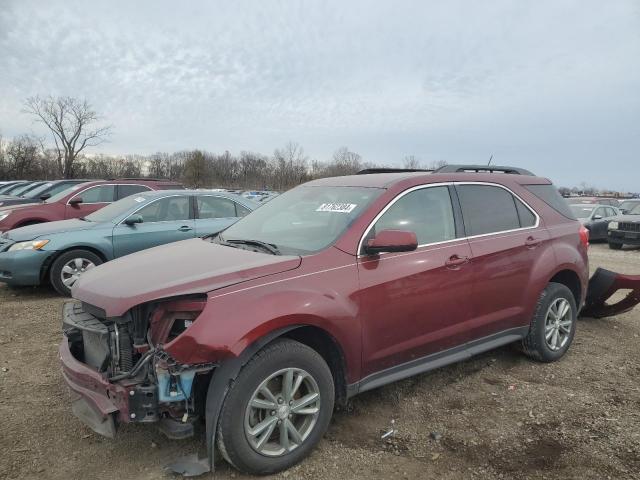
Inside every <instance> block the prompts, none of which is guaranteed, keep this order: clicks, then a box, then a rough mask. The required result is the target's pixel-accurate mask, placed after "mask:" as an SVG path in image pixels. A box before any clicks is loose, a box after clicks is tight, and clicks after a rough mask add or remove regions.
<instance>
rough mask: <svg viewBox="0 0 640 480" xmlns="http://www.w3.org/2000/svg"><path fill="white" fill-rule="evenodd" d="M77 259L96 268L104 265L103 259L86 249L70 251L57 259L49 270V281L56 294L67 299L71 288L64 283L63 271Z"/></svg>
mask: <svg viewBox="0 0 640 480" xmlns="http://www.w3.org/2000/svg"><path fill="white" fill-rule="evenodd" d="M76 258H79V259H83V260H86V261H88V262H90V263H92V264H93V265H95V266H98V265H100V264H101V263H102V259H101V258H100V257H99V256H98V255H96V254H95V253H93V252H91V251H89V250H84V249H75V250H69V251H68V252H64V253H63V254H62V255H60V256H59V257H58V258H56V259H55V260H54V261H53V263H52V264H51V268H50V269H49V281H50V282H51V285H52V286H53V288H55V290H56V292H58V293H59V294H60V295H63V296H65V297H70V296H71V288H70V287H69V286H67V285H65V284H64V283H63V280H62V274H63V272H62V269H63V268H64V266H65V265H66V264H67V263H69V262H70V261H73V260H74V259H76Z"/></svg>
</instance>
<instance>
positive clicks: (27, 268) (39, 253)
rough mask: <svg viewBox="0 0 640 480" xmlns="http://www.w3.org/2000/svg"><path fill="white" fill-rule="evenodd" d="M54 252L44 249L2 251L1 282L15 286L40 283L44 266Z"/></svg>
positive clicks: (0, 256) (0, 258)
mask: <svg viewBox="0 0 640 480" xmlns="http://www.w3.org/2000/svg"><path fill="white" fill-rule="evenodd" d="M52 253H53V252H51V251H44V250H23V251H17V252H2V253H0V282H4V283H6V284H8V285H14V286H27V285H40V273H41V271H42V266H43V265H44V262H45V260H46V259H47V258H48V257H49V256H50V255H51V254H52Z"/></svg>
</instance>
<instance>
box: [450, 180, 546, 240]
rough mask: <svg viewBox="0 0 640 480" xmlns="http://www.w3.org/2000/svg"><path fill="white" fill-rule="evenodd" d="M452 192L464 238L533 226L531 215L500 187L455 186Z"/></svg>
mask: <svg viewBox="0 0 640 480" xmlns="http://www.w3.org/2000/svg"><path fill="white" fill-rule="evenodd" d="M456 191H457V192H458V197H459V198H460V206H461V207H462V217H463V219H464V225H465V229H466V233H467V235H468V236H473V235H483V234H486V233H495V232H504V231H506V230H515V229H517V228H520V227H521V226H522V227H530V226H533V225H535V216H534V215H533V213H532V212H531V211H529V209H528V208H527V207H526V206H525V205H524V204H522V202H520V201H519V200H518V199H517V198H515V197H514V196H513V195H511V193H509V192H508V191H507V190H505V189H504V188H500V187H493V186H491V185H457V186H456ZM521 217H522V219H521Z"/></svg>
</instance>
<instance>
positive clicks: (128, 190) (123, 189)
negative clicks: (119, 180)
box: [117, 185, 151, 200]
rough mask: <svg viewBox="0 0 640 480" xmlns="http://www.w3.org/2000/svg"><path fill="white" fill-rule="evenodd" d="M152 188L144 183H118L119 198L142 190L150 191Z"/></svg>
mask: <svg viewBox="0 0 640 480" xmlns="http://www.w3.org/2000/svg"><path fill="white" fill-rule="evenodd" d="M149 190H151V189H150V188H149V187H145V186H144V185H118V198H117V200H120V199H121V198H125V197H128V196H129V195H133V194H134V193H140V192H148V191H149Z"/></svg>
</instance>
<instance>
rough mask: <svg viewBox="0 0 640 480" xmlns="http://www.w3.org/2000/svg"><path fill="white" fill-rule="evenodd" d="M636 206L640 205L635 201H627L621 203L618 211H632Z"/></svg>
mask: <svg viewBox="0 0 640 480" xmlns="http://www.w3.org/2000/svg"><path fill="white" fill-rule="evenodd" d="M637 205H640V202H639V201H637V200H635V201H634V200H627V201H626V202H622V203H621V204H620V209H621V210H633V208H634V207H636V206H637Z"/></svg>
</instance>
